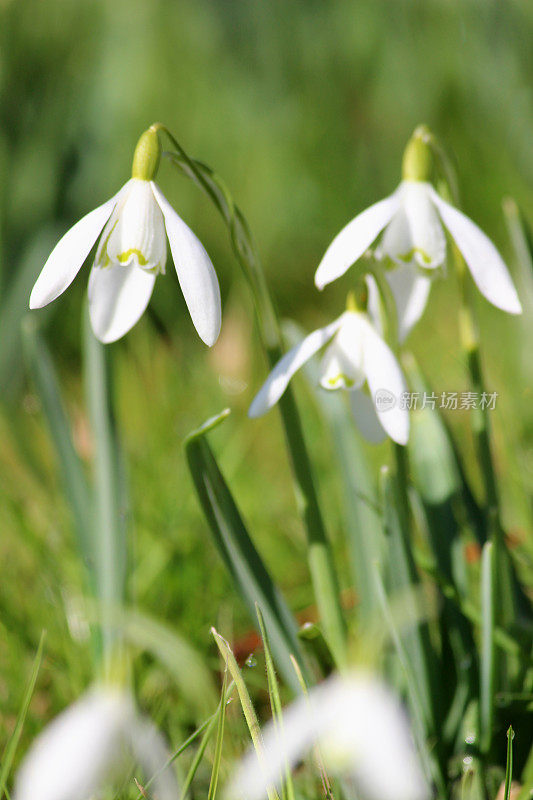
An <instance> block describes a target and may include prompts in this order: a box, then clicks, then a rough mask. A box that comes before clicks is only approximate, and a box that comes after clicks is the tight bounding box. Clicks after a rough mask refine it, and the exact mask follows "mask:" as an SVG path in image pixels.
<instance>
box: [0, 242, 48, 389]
mask: <svg viewBox="0 0 533 800" xmlns="http://www.w3.org/2000/svg"><path fill="white" fill-rule="evenodd" d="M55 241H56V231H55V229H51V228H47V229H46V230H44V231H41V232H40V233H38V234H37V235H36V236H35V237H34V239H33V240H32V241H31V243H30V245H29V247H28V248H27V250H25V251H24V252H23V253H22V256H21V257H20V259H19V263H18V264H17V269H16V270H14V271H13V273H12V275H13V277H12V279H11V281H10V282H9V285H8V287H7V291H6V292H5V294H4V296H3V298H2V303H1V305H0V386H2V392H5V391H7V390H8V389H9V390H11V391H12V392H13V394H14V392H15V390H16V389H17V388H18V385H19V383H20V378H21V372H22V370H21V367H22V366H23V365H22V364H21V361H20V357H19V355H20V347H21V326H22V325H23V324H24V319H25V318H26V317H28V316H30V317H31V318H32V320H33V322H34V323H36V324H37V321H39V322H40V323H42V322H44V319H46V318H48V317H49V315H50V309H48V308H46V309H42V310H40V311H38V312H36V311H33V312H31V313H28V303H29V299H30V292H31V288H32V286H33V284H34V283H35V279H36V278H37V275H38V274H39V272H40V270H41V269H42V267H43V265H44V262H45V261H46V258H47V255H48V253H49V252H50V250H51V249H52V246H53V245H54V243H55Z"/></svg>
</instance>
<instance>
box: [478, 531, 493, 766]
mask: <svg viewBox="0 0 533 800" xmlns="http://www.w3.org/2000/svg"><path fill="white" fill-rule="evenodd" d="M493 547H494V546H493V544H492V542H486V543H485V545H484V546H483V552H482V555H481V598H480V599H481V655H480V686H479V733H480V741H479V748H480V750H481V752H482V753H484V754H487V753H488V752H489V750H490V746H491V742H492V731H493V725H494V668H495V648H494V618H495V608H496V596H495V564H494V553H493Z"/></svg>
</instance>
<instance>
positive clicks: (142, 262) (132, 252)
mask: <svg viewBox="0 0 533 800" xmlns="http://www.w3.org/2000/svg"><path fill="white" fill-rule="evenodd" d="M132 256H137V261H138V262H139V266H140V267H145V266H146V265H147V264H148V261H147V259H146V258H145V257H144V256H143V254H142V253H141V251H140V250H138V249H137V248H136V247H130V249H129V250H125V251H124V253H119V254H118V256H117V259H118V260H119V261H120V263H121V264H126V263H127V262H128V261H129V260H130V258H131V257H132Z"/></svg>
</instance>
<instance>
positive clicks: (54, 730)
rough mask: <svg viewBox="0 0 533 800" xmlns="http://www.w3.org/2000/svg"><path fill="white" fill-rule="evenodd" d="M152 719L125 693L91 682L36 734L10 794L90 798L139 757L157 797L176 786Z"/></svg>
mask: <svg viewBox="0 0 533 800" xmlns="http://www.w3.org/2000/svg"><path fill="white" fill-rule="evenodd" d="M167 758H168V756H167V752H166V748H165V745H164V743H163V740H162V738H161V735H160V734H159V732H158V731H157V730H156V728H155V727H154V725H153V724H152V723H151V722H150V721H149V720H147V719H144V718H142V717H141V716H140V715H139V714H138V713H137V711H136V709H135V706H134V704H133V701H132V698H131V697H130V695H129V694H127V693H126V692H124V691H121V690H119V689H111V688H103V687H98V688H94V689H92V690H91V691H89V692H88V693H87V694H85V695H84V696H83V697H82V698H81V699H80V700H78V701H77V702H75V703H73V704H72V705H71V706H69V707H68V708H67V709H66V710H65V711H63V712H62V713H61V714H60V715H59V716H58V717H56V718H55V719H54V720H53V721H52V722H51V723H50V724H49V725H48V727H47V728H45V730H44V731H43V732H42V733H41V734H40V735H39V736H38V737H37V739H36V740H35V742H34V744H33V746H32V747H31V749H30V751H29V753H28V754H27V755H26V757H25V758H24V760H23V762H22V765H21V767H20V769H19V771H18V774H17V776H16V780H15V789H14V793H13V800H35V798H39V800H90V798H92V797H93V796H94V795H95V794H97V793H99V792H100V791H101V790H102V789H103V788H104V787H106V786H107V785H108V784H110V783H113V782H115V781H124V780H126V779H128V778H129V776H130V771H131V769H132V768H133V767H134V766H135V763H138V764H139V765H140V766H141V768H142V769H143V772H144V773H145V775H146V777H148V778H151V777H152V775H156V777H155V778H154V783H153V786H154V795H155V796H156V797H157V798H158V800H176V797H178V796H179V790H178V786H177V782H176V779H175V777H174V773H173V771H172V768H171V767H167V768H165V769H162V767H163V766H164V765H165V763H166V762H167Z"/></svg>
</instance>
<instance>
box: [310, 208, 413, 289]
mask: <svg viewBox="0 0 533 800" xmlns="http://www.w3.org/2000/svg"><path fill="white" fill-rule="evenodd" d="M398 207H399V201H398V195H397V193H396V192H394V194H392V195H390V197H386V198H385V199H384V200H380V202H379V203H375V205H373V206H370V208H367V209H366V211H363V212H362V213H361V214H359V215H358V216H357V217H355V219H353V220H352V221H351V222H349V223H348V225H346V227H345V228H343V229H342V231H341V232H340V233H339V234H337V236H336V237H335V238H334V239H333V241H332V243H331V244H330V246H329V247H328V249H327V250H326V253H325V255H324V257H323V258H322V261H321V262H320V265H319V267H318V269H317V271H316V274H315V284H316V285H317V287H318V288H319V289H323V288H324V286H326V284H328V283H331V281H334V280H335V279H336V278H339V277H340V276H341V275H343V274H344V273H345V272H346V270H347V269H348V268H349V267H351V265H352V264H353V263H354V262H355V261H357V259H358V258H360V257H361V256H362V255H363V253H364V252H365V250H366V249H367V248H368V247H369V246H370V245H371V244H372V242H373V241H374V239H375V238H376V237H377V235H378V234H379V233H380V231H382V230H383V228H384V227H385V225H387V223H388V222H389V221H390V220H391V219H392V217H393V215H394V214H395V212H396V211H397V209H398Z"/></svg>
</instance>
